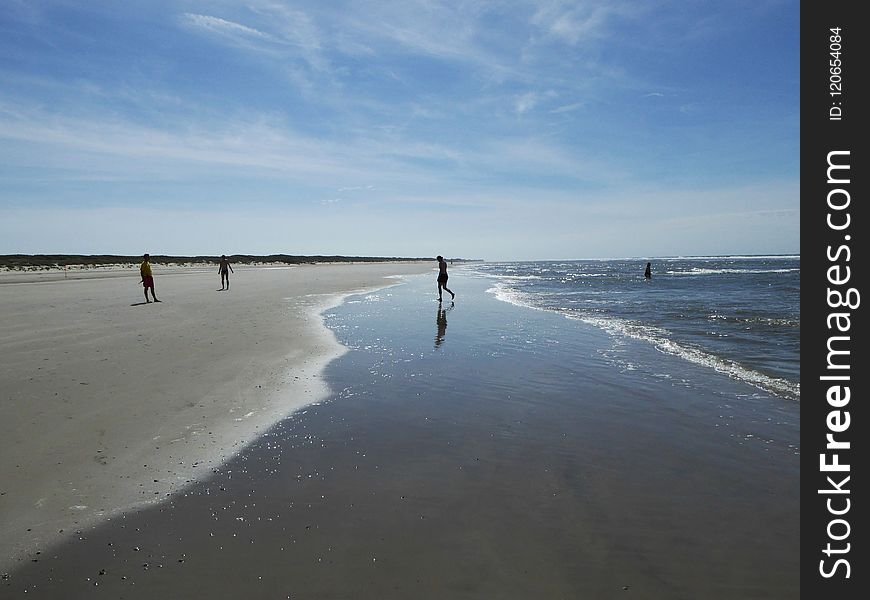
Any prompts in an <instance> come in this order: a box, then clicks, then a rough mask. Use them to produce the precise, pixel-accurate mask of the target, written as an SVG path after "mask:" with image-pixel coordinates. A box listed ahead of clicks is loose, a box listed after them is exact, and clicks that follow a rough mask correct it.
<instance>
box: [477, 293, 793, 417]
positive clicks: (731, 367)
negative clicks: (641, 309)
mask: <svg viewBox="0 0 870 600" xmlns="http://www.w3.org/2000/svg"><path fill="white" fill-rule="evenodd" d="M487 292H488V293H491V294H493V295H494V296H495V297H496V298H497V299H498V300H501V301H502V302H508V303H510V304H513V305H515V306H521V307H523V308H531V309H534V310H543V311H546V310H547V309H545V308H542V307H540V306H536V305H535V304H534V303H533V302H532V300H531V298H533V296H532V295H531V294H525V293H523V292H520V291H517V290H512V289H510V288H508V287H507V286H506V285H505V284H504V283H501V282H499V283H497V284H496V285H495V286H494V287H491V288H489V289H488V290H487ZM549 312H556V313H559V314H563V315H565V316H566V317H568V318H569V319H575V320H579V321H583V322H584V323H589V324H590V325H594V326H595V327H598V328H599V329H603V330H604V331H606V332H608V333H609V334H611V335H614V336H622V337H629V338H633V339H637V340H642V341H644V342H648V343H651V344H653V345H654V346H655V347H656V348H657V349H658V350H659V351H661V352H664V353H666V354H671V355H673V356H678V357H680V358H682V359H684V360H687V361H689V362H691V363H694V364H697V365H701V366H705V367H709V368H711V369H714V370H716V371H718V372H719V373H723V374H725V375H728V376H729V377H731V378H732V379H737V380H740V381H743V382H745V383H748V384H750V385H753V386H755V387H757V388H759V389H762V390H764V391H766V392H769V393H772V394H775V395H777V396H780V397H785V398H789V399H793V400H800V383H792V382H790V381H787V380H785V379H780V378H776V377H770V376H768V375H765V374H763V373H759V372H758V371H754V370H752V369H749V368H747V367H744V366H743V365H740V364H739V363H737V362H734V361H732V360H728V359H725V358H722V357H719V356H716V355H714V354H711V353H709V352H706V351H704V350H701V349H700V348H695V347H693V346H689V345H685V344H680V343H678V342H675V341H674V340H672V339H671V338H670V335H671V333H670V332H669V331H668V330H666V329H662V328H660V327H653V326H650V325H641V324H639V323H633V322H631V321H627V320H625V319H617V318H613V317H601V316H595V315H584V314H579V313H569V312H568V311H564V310H562V311H557V310H551V311H549Z"/></svg>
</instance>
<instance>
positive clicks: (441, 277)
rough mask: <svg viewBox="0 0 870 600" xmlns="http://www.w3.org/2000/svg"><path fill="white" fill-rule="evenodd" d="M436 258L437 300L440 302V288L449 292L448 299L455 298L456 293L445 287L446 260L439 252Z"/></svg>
mask: <svg viewBox="0 0 870 600" xmlns="http://www.w3.org/2000/svg"><path fill="white" fill-rule="evenodd" d="M436 258H437V259H438V302H441V290H442V289H445V290H447V291H448V292H450V299H451V300H452V299H453V298H456V294H454V293H453V292H451V291H450V288H448V287H447V261H446V260H444V257H443V256H441V255H440V254H439V255H438V256H437V257H436Z"/></svg>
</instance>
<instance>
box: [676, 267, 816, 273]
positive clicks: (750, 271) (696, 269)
mask: <svg viewBox="0 0 870 600" xmlns="http://www.w3.org/2000/svg"><path fill="white" fill-rule="evenodd" d="M795 271H800V269H798V268H794V269H704V268H701V267H693V268H691V269H689V270H688V271H665V273H667V274H668V275H744V274H747V275H761V274H765V273H794V272H795Z"/></svg>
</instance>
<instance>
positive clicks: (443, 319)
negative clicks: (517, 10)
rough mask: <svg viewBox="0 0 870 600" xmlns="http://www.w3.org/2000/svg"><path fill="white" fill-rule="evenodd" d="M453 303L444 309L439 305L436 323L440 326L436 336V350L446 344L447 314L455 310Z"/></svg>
mask: <svg viewBox="0 0 870 600" xmlns="http://www.w3.org/2000/svg"><path fill="white" fill-rule="evenodd" d="M453 306H454V305H453V303H452V302H451V303H450V306H449V307H448V308H442V306H441V304H438V315H437V316H436V317H435V323H436V324H437V325H438V332H437V333H436V334H435V349H436V350H437V349H438V348H440V347H441V344H443V343H444V336H445V335H447V313H448V312H450V311H451V310H453Z"/></svg>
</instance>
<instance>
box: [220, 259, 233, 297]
mask: <svg viewBox="0 0 870 600" xmlns="http://www.w3.org/2000/svg"><path fill="white" fill-rule="evenodd" d="M218 272H219V273H220V274H221V291H223V290H224V286H226V289H230V273H235V271H233V266H232V265H231V264H230V261H228V260H227V256H226V254H222V255H221V264H220V268H219V269H218Z"/></svg>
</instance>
